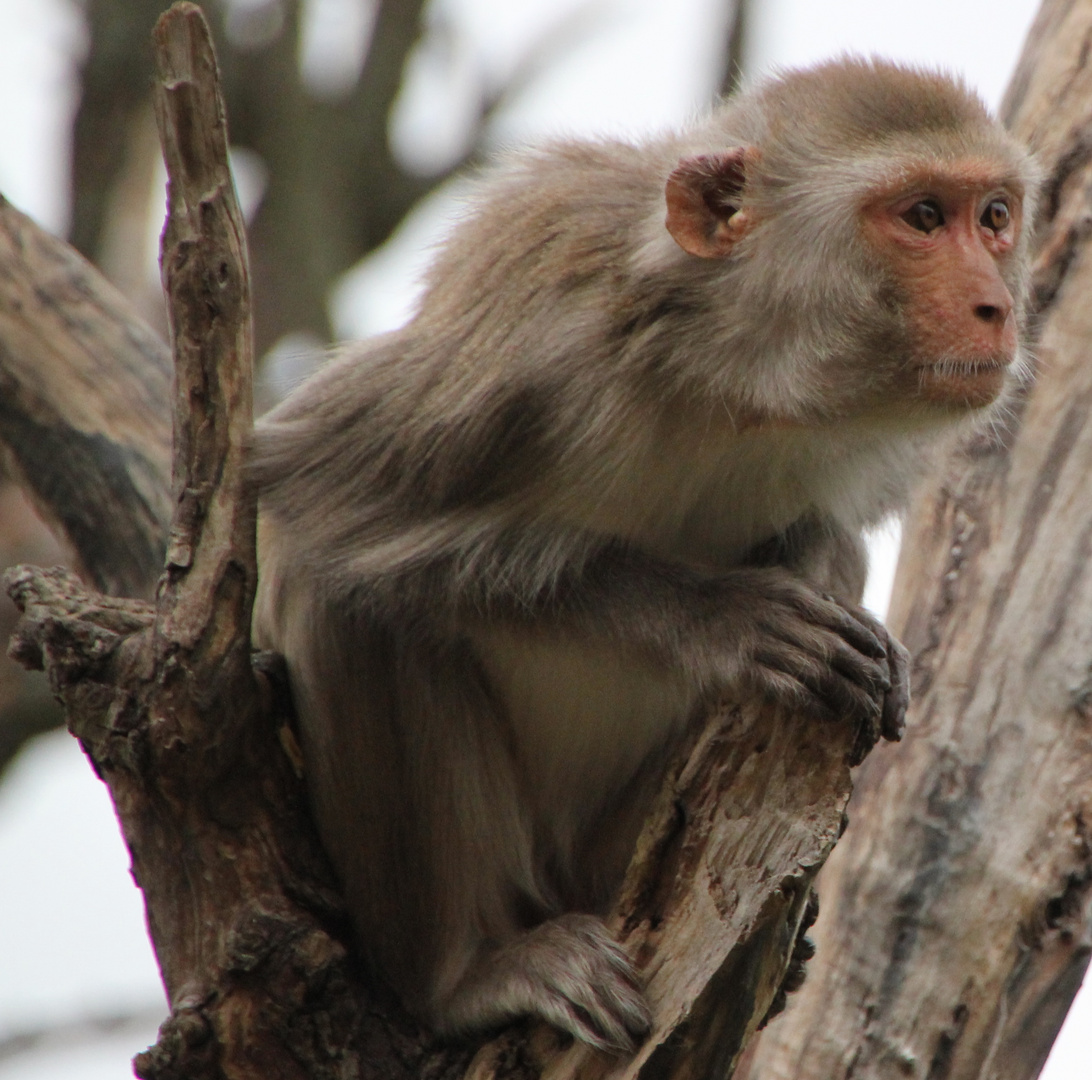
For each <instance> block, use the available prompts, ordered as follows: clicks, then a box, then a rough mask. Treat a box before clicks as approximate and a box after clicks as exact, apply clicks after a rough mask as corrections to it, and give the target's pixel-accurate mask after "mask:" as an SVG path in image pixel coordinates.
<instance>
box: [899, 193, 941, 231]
mask: <svg viewBox="0 0 1092 1080" xmlns="http://www.w3.org/2000/svg"><path fill="white" fill-rule="evenodd" d="M902 220H903V221H905V222H906V224H907V225H909V226H910V227H911V228H913V229H917V230H918V232H923V233H931V232H932V231H933V230H934V229H936V228H938V227H939V226H941V225H943V224H944V211H943V210H941V208H940V203H938V202H937V201H936V199H922V200H921V202H916V203H914V205H913V206H911V207H910V209H909V210H907V211H906V213H905V214H903V215H902Z"/></svg>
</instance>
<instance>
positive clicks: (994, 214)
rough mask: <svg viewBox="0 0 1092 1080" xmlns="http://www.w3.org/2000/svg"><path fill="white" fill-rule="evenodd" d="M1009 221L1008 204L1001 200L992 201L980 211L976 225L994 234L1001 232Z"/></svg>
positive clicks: (1010, 216)
mask: <svg viewBox="0 0 1092 1080" xmlns="http://www.w3.org/2000/svg"><path fill="white" fill-rule="evenodd" d="M1011 220H1012V215H1011V214H1010V213H1009V208H1008V204H1007V203H1006V202H1005V201H1004V200H1003V199H993V200H992V201H991V202H990V204H989V206H987V207H986V209H985V210H983V211H982V216H981V217H980V218H979V219H978V223H979V224H980V225H985V227H986V228H987V229H992V230H993V231H994V232H1001V230H1002V229H1004V228H1005V227H1006V226H1007V225H1008V223H1009V222H1010V221H1011Z"/></svg>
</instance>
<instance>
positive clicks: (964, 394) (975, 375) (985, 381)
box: [917, 356, 1011, 409]
mask: <svg viewBox="0 0 1092 1080" xmlns="http://www.w3.org/2000/svg"><path fill="white" fill-rule="evenodd" d="M1010 362H1011V358H1010V357H1007V356H1006V357H1000V356H988V357H974V358H967V359H958V360H957V359H945V360H941V361H938V362H934V363H931V364H922V365H920V366H919V367H918V369H917V373H918V385H919V388H920V392H921V395H922V397H924V398H925V399H926V400H927V401H932V402H936V403H937V404H944V405H962V406H964V407H965V408H971V409H976V408H981V407H982V406H984V405H989V404H991V403H992V402H993V401H995V400H996V399H997V396H998V395H999V394H1000V393H1001V391H1002V389H1003V388H1004V386H1005V375H1006V373H1007V372H1008V369H1009V365H1010Z"/></svg>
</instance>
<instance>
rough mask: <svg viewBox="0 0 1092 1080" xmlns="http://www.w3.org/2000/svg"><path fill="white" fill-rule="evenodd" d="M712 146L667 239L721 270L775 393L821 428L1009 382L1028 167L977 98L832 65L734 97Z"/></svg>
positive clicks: (884, 68) (973, 395)
mask: <svg viewBox="0 0 1092 1080" xmlns="http://www.w3.org/2000/svg"><path fill="white" fill-rule="evenodd" d="M718 136H719V137H722V138H723V139H724V142H725V143H726V144H727V145H722V148H721V149H717V150H714V151H712V152H709V151H708V150H706V149H699V150H698V151H697V152H695V153H691V154H685V155H684V156H683V157H681V159H680V160H679V161H678V163H677V165H676V166H675V167H674V169H673V171H672V172H671V174H670V176H669V178H668V181H667V187H666V203H667V220H666V225H667V230H668V232H669V233H670V235H671V236H672V237H673V238H674V240H675V242H676V243H677V244H678V245H679V247H681V248H682V249H683V251H684V252H686V253H687V254H688V255H690V256H695V257H697V259H701V260H706V261H708V262H709V263H711V264H719V267H720V269H714V268H713V267H712V266H711V267H710V273H712V274H714V275H716V276H718V277H720V278H721V280H722V284H723V288H724V289H725V290H730V291H732V301H731V302H732V306H733V307H734V309H735V320H736V324H737V325H738V324H739V315H740V314H741V313H743V312H747V311H748V310H749V311H750V312H752V313H753V318H752V319H750V320H748V323H749V325H750V326H752V327H753V328H754V332H755V333H756V334H757V335H760V336H761V337H762V338H763V339H764V340H762V341H761V342H760V343H758V344H757V345H756V352H758V351H761V352H762V353H763V354H764V355H765V356H766V357H767V358H769V357H771V356H777V357H779V358H783V359H780V360H779V361H778V362H780V363H783V364H784V365H785V367H786V371H785V376H786V378H784V379H779V380H777V383H778V384H779V386H784V385H793V383H794V380H795V381H796V384H797V385H799V386H800V387H801V393H802V396H804V397H806V398H807V400H808V401H809V402H811V403H812V404H813V405H814V404H815V403H818V404H819V411H821V412H825V413H827V414H828V415H830V416H844V415H846V414H847V413H854V414H860V413H861V412H865V413H868V412H871V411H873V410H879V411H881V412H882V411H884V410H885V406H890V405H892V404H894V403H898V404H899V405H900V407H904V406H905V404H906V403H907V402H910V403H911V404H912V406H913V407H914V408H915V409H916V411H917V413H918V415H921V416H926V417H927V416H929V415H935V414H936V413H937V412H938V411H939V412H940V413H942V414H949V415H950V414H951V412H952V411H957V412H966V411H974V410H979V409H982V408H983V407H985V406H988V405H990V404H991V403H993V402H995V401H996V400H997V399H998V397H999V395H1001V394H1002V392H1003V391H1004V389H1005V387H1006V386H1007V385H1011V384H1012V383H1013V382H1014V381H1016V380H1017V379H1018V378H1019V374H1020V371H1021V370H1022V368H1023V362H1022V356H1023V349H1022V344H1021V343H1022V338H1023V336H1024V323H1025V307H1026V294H1027V261H1028V260H1027V255H1026V248H1027V241H1026V232H1027V229H1026V228H1025V224H1026V221H1027V219H1028V218H1029V216H1030V213H1031V208H1032V205H1033V201H1034V195H1035V187H1036V169H1035V166H1034V163H1033V161H1032V160H1031V158H1030V156H1029V155H1028V153H1027V152H1026V151H1025V150H1024V149H1023V148H1022V147H1021V146H1020V145H1019V144H1018V143H1017V142H1016V141H1015V140H1014V139H1013V138H1012V137H1011V136H1010V135H1008V133H1007V132H1006V131H1005V130H1004V129H1003V128H1002V127H1001V125H1000V124H999V123H998V122H997V121H996V120H994V119H993V118H992V117H991V116H990V115H989V113H988V112H987V110H986V108H985V106H984V105H983V104H982V103H981V101H980V100H979V99H978V98H977V97H976V96H975V95H974V94H972V93H970V92H969V91H968V90H967V89H966V88H965V87H964V86H962V85H961V84H959V83H958V82H956V81H955V80H953V79H950V78H948V77H946V76H943V75H939V74H935V73H926V72H921V71H916V70H912V69H907V68H902V67H899V66H896V65H893V64H889V63H884V62H879V61H865V60H850V61H841V62H838V63H832V64H828V65H824V66H820V67H817V68H813V69H809V70H807V71H801V72H794V73H789V74H787V75H785V76H782V77H781V78H778V79H776V80H773V81H771V82H770V83H768V84H766V85H765V86H763V87H760V88H759V89H758V90H757V91H755V92H754V93H752V94H747V95H744V96H743V97H741V98H740V99H739V100H738V101H730V102H729V103H727V105H726V106H725V107H724V108H723V110H722V111H721V112H720V113H719V114H717V115H716V116H714V118H713V119H712V120H711V121H710V124H709V125H708V126H707V127H706V128H705V129H704V131H703V133H702V137H703V138H704V139H707V140H711V141H712V140H714V139H716V138H717V137H718ZM699 145H700V144H699ZM708 145H709V143H708V142H706V143H705V146H708ZM775 341H776V342H777V344H774V343H775ZM862 374H863V375H864V376H865V377H864V378H863V379H862V378H861V376H862ZM763 378H764V379H765V380H767V381H770V375H769V373H768V372H767V373H766V374H765V375H764V376H763ZM779 392H782V391H780V390H779ZM782 393H783V392H782ZM782 400H784V398H783V397H782Z"/></svg>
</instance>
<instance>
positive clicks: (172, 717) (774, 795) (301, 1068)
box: [9, 3, 868, 1080]
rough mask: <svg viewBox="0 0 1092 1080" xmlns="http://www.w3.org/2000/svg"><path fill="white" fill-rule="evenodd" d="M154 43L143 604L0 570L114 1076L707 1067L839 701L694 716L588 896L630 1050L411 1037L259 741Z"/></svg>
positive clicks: (191, 38)
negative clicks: (117, 848)
mask: <svg viewBox="0 0 1092 1080" xmlns="http://www.w3.org/2000/svg"><path fill="white" fill-rule="evenodd" d="M156 51H157V59H158V64H159V69H160V77H159V86H158V89H157V114H158V118H159V122H160V126H161V133H162V139H163V143H164V148H165V157H166V160H167V164H168V172H169V176H170V198H169V205H170V218H169V221H168V226H167V230H166V233H165V246H164V252H163V272H164V281H165V285H166V287H167V291H168V299H169V306H170V311H171V326H172V339H173V352H174V359H175V365H176V386H177V391H176V394H175V399H174V413H175V416H174V420H175V432H176V435H175V453H174V478H173V490H174V512H173V517H172V521H171V526H170V543H169V545H168V551H167V556H166V568H165V571H164V574H163V576H162V578H161V580H160V586H159V589H158V594H157V599H156V603H155V605H154V606H152V605H149V604H146V603H143V602H140V601H133V600H121V599H110V598H107V597H105V596H102V595H100V594H97V593H94V592H92V591H91V590H89V589H87V588H85V587H84V586H82V585H81V584H80V583H79V582H78V581H77V579H75V578H74V577H73V576H72V575H70V574H68V573H67V572H65V571H60V570H54V571H45V572H43V571H38V570H34V569H32V568H20V569H18V570H16V571H14V572H12V573H11V574H10V575H9V582H10V588H11V591H12V594H13V596H14V597H15V599H16V601H17V602H18V604H19V605H20V607H21V608H22V610H23V611H24V612H25V616H24V619H23V621H22V623H21V626H20V629H19V631H18V633H17V635H16V638H15V640H14V643H13V651H14V653H15V655H17V656H18V657H19V658H20V659H22V660H23V661H24V662H26V663H28V664H31V665H38V666H44V667H45V668H46V670H47V671H48V673H49V676H50V680H51V684H52V686H53V689H54V691H55V692H56V693H57V695H58V696H59V697H60V698H61V700H62V701H63V703H64V704H65V706H66V709H67V713H68V720H69V725H70V727H71V728H72V730H73V731H74V733H75V734H76V735H77V736H78V737H79V738H80V739H81V741H82V743H83V745H84V747H85V749H86V750H87V752H88V754H89V756H90V757H91V759H92V761H93V763H94V765H95V768H96V770H97V771H98V773H99V775H100V776H101V777H102V778H103V779H104V781H105V782H106V783H107V785H108V786H109V788H110V792H111V795H112V796H113V799H114V802H115V805H116V807H117V810H118V816H119V819H120V820H121V823H122V828H123V832H124V835H125V839H126V842H127V844H128V846H129V850H130V852H131V855H132V859H133V868H134V873H135V876H136V878H137V880H138V881H139V882H140V884H141V886H142V888H143V890H144V895H145V903H146V907H147V912H148V923H149V927H150V929H151V934H152V939H153V943H154V946H155V949H156V954H157V956H158V959H159V963H160V967H161V970H162V973H163V978H164V983H165V985H166V988H167V992H168V996H169V999H170V1003H171V1016H170V1018H169V1019H168V1021H167V1022H166V1024H165V1025H164V1028H163V1029H162V1031H161V1036H160V1040H159V1043H158V1044H157V1046H156V1047H154V1048H153V1049H152V1050H150V1051H148V1052H147V1053H145V1054H142V1055H140V1056H139V1057H138V1059H137V1070H138V1074H139V1075H140V1076H142V1077H145V1078H146V1080H153V1078H154V1080H169V1078H175V1077H178V1078H181V1077H186V1078H187V1080H205V1078H209V1080H213V1078H216V1080H220V1078H231V1080H235V1078H248V1080H249V1078H254V1080H257V1078H259V1077H261V1078H263V1080H270V1078H277V1077H305V1076H306V1077H315V1078H323V1077H330V1078H331V1080H332V1078H334V1077H338V1078H345V1077H376V1078H380V1077H382V1078H389V1080H400V1078H402V1077H405V1078H407V1080H408V1078H411V1077H414V1078H418V1077H425V1078H429V1080H431V1078H436V1080H442V1078H447V1077H451V1078H453V1080H454V1078H455V1077H457V1076H460V1075H463V1074H464V1073H466V1072H467V1069H468V1067H469V1071H470V1074H471V1075H472V1076H474V1077H475V1078H478V1080H484V1078H487V1077H492V1076H496V1077H501V1076H520V1077H526V1076H538V1075H543V1074H548V1075H549V1076H550V1077H551V1078H556V1080H560V1078H564V1077H574V1078H577V1077H579V1078H593V1077H602V1076H605V1075H607V1074H608V1073H609V1074H611V1075H612V1076H617V1077H622V1076H626V1077H638V1076H640V1077H646V1078H651V1077H656V1078H658V1080H659V1078H666V1077H679V1078H683V1077H690V1076H694V1077H698V1076H706V1075H713V1074H723V1075H727V1074H728V1073H730V1071H731V1069H732V1068H733V1065H734V1062H735V1061H736V1060H737V1058H738V1056H739V1054H740V1052H741V1051H742V1049H743V1048H744V1046H745V1045H746V1042H747V1040H748V1039H749V1038H750V1036H751V1035H752V1034H753V1032H754V1031H755V1029H756V1028H757V1027H758V1026H759V1025H760V1023H761V1022H762V1021H763V1019H764V1018H765V1017H766V1016H767V1015H768V1013H769V1012H770V1011H771V1009H775V1008H776V1007H777V1006H778V1003H779V1000H780V998H781V997H782V995H783V992H784V989H785V980H786V975H787V973H788V972H789V970H790V968H792V966H793V964H794V961H795V962H799V960H800V958H801V955H802V954H801V951H800V949H799V948H798V946H797V941H798V937H799V934H800V931H801V928H802V927H803V926H804V925H805V924H806V923H807V922H808V921H809V920H810V918H811V917H813V912H812V911H811V904H810V902H809V898H810V888H811V882H812V879H813V878H814V876H815V874H816V872H817V871H818V869H819V867H820V866H821V865H822V863H823V861H824V860H825V858H826V856H827V854H828V853H829V851H830V849H831V847H832V846H833V844H834V842H835V840H836V839H837V837H838V835H839V833H840V831H841V828H842V823H843V816H844V808H845V804H846V802H847V800H848V797H849V792H850V765H851V764H854V763H856V762H857V761H859V760H860V758H861V756H862V755H863V753H864V752H866V751H867V749H868V747H867V746H863V745H861V743H860V741H859V740H860V733H859V732H858V731H856V730H854V729H853V728H852V727H851V726H850V725H847V724H830V723H824V722H819V721H808V720H804V719H802V718H800V717H794V716H789V715H785V714H782V713H779V712H777V711H775V710H771V709H761V708H757V707H748V708H743V709H734V710H726V711H724V713H723V714H722V715H719V716H717V717H713V718H712V719H711V720H710V722H709V724H708V725H707V726H705V727H704V728H702V729H701V730H695V732H694V733H693V735H692V741H691V745H690V747H689V749H688V752H687V754H686V755H684V757H683V758H681V759H680V760H679V761H678V762H677V763H676V765H675V766H674V768H673V770H671V775H670V776H669V777H668V780H667V783H666V785H665V787H664V789H663V791H662V793H661V795H660V798H659V801H658V803H657V805H656V807H655V808H654V811H653V813H652V815H651V817H650V820H649V822H648V824H647V826H646V828H645V831H644V833H643V835H642V838H641V841H640V844H639V847H638V851H637V853H636V855H635V858H634V862H633V865H632V867H631V868H630V872H629V875H628V877H627V880H626V883H625V886H624V888H623V892H622V896H621V897H620V899H619V902H618V905H617V908H616V911H615V913H614V915H613V925H614V927H615V929H616V930H617V932H618V934H619V936H620V938H621V940H622V941H623V942H624V943H625V945H626V947H627V948H629V949H630V951H631V953H632V955H633V956H634V957H635V959H636V960H637V962H638V965H639V966H640V968H641V969H642V971H643V972H644V973H645V976H646V979H647V983H648V993H649V997H650V1000H651V1003H652V1005H653V1007H654V1011H655V1017H656V1024H655V1030H654V1032H653V1035H652V1037H651V1038H650V1039H649V1040H648V1042H647V1043H646V1045H645V1046H644V1047H643V1048H642V1049H641V1051H640V1052H639V1053H638V1055H637V1056H636V1057H635V1058H634V1059H633V1060H631V1061H628V1062H620V1061H618V1060H617V1059H613V1058H608V1057H604V1056H602V1055H598V1054H596V1053H594V1052H592V1051H590V1050H588V1049H587V1048H585V1047H580V1046H564V1045H561V1042H560V1039H559V1037H558V1036H557V1035H556V1034H555V1033H553V1032H552V1031H551V1030H549V1029H546V1028H543V1027H533V1026H531V1025H528V1024H524V1025H520V1026H518V1027H517V1028H515V1029H513V1030H512V1031H511V1032H509V1033H506V1034H504V1035H502V1036H500V1038H499V1039H497V1040H494V1041H493V1042H490V1043H488V1044H486V1045H485V1046H482V1047H478V1046H475V1045H469V1044H466V1045H459V1046H451V1045H446V1046H437V1045H434V1044H433V1043H431V1042H430V1040H429V1038H428V1037H427V1035H426V1034H425V1033H423V1032H422V1031H420V1030H419V1029H418V1028H417V1026H416V1025H415V1024H413V1023H412V1022H411V1021H410V1020H408V1019H407V1018H406V1017H405V1016H404V1015H402V1013H401V1012H400V1010H399V1009H398V1007H397V1006H396V1005H395V1004H393V1003H392V1002H391V1001H390V1000H389V999H388V998H387V996H385V995H384V994H383V992H382V991H381V990H377V989H375V988H373V987H369V986H368V985H367V984H366V982H365V981H364V980H363V979H362V978H361V976H360V973H359V972H358V971H357V970H356V968H355V966H354V961H353V958H352V954H351V950H350V949H349V948H348V947H347V946H346V944H345V934H346V929H345V919H344V917H343V912H342V910H341V908H340V902H339V899H338V896H337V892H336V887H335V884H334V882H333V879H332V877H331V875H330V872H329V869H328V867H327V865H326V862H325V860H324V858H323V856H322V854H321V850H320V848H319V845H318V843H317V840H316V838H315V836H314V834H313V832H312V829H311V825H310V821H309V818H308V815H307V812H306V805H305V799H304V794H303V790H302V785H301V782H300V780H299V778H298V777H297V775H296V772H295V770H294V768H293V763H292V762H293V759H292V757H291V755H290V754H286V753H285V752H284V750H283V749H282V744H283V745H286V746H289V747H291V745H292V743H291V739H290V737H289V736H288V735H287V734H286V731H287V729H286V727H285V717H286V711H287V708H288V706H287V694H286V692H285V690H284V686H283V682H282V681H281V679H280V677H279V676H278V674H277V668H276V665H275V663H273V662H272V661H270V660H269V659H268V658H263V657H258V658H257V660H256V661H255V660H254V659H253V658H252V655H251V649H250V641H249V621H250V605H251V600H252V596H253V589H254V583H255V577H256V562H255V542H254V523H255V506H254V504H253V501H252V499H251V496H250V495H249V494H248V493H247V491H246V490H245V488H244V486H243V484H242V482H241V457H242V449H243V445H244V442H245V437H246V433H247V430H248V429H249V425H250V379H251V364H252V357H251V352H252V346H251V331H250V306H249V286H248V281H247V266H246V252H245V241H244V236H243V226H242V220H241V217H240V215H239V212H238V208H237V206H236V205H235V202H234V196H233V191H232V185H231V179H230V174H229V172H228V166H227V150H226V138H225V124H224V116H223V107H222V103H221V101H220V97H219V93H218V90H217V82H216V71H215V60H214V58H213V54H212V48H211V42H210V39H209V35H208V30H207V26H206V25H205V23H204V20H203V18H202V16H201V14H200V10H199V9H198V8H197V7H196V6H195V5H193V4H190V3H180V4H176V5H175V6H174V7H173V8H172V9H171V10H170V12H168V13H167V14H166V15H164V16H163V17H162V18H161V20H160V22H159V24H158V25H157V29H156ZM85 270H86V268H85ZM58 332H60V331H58ZM86 393H88V394H91V393H94V390H93V389H89V390H87V391H86ZM111 510H112V512H114V513H118V512H119V511H118V508H117V505H116V504H114V505H112V506H111ZM57 517H58V520H61V521H62V522H63V521H64V516H63V515H61V514H58V515H57ZM471 1059H473V1060H471Z"/></svg>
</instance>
